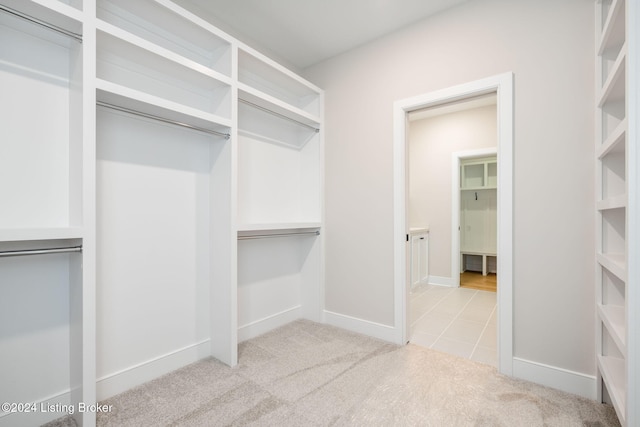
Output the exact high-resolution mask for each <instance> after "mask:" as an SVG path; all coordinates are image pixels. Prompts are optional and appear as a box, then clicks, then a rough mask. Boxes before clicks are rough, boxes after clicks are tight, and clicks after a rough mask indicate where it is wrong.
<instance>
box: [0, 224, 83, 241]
mask: <svg viewBox="0 0 640 427" xmlns="http://www.w3.org/2000/svg"><path fill="white" fill-rule="evenodd" d="M83 236H84V230H83V228H82V227H60V228H55V227H53V228H2V229H0V242H23V241H31V240H67V239H81V238H82V237H83Z"/></svg>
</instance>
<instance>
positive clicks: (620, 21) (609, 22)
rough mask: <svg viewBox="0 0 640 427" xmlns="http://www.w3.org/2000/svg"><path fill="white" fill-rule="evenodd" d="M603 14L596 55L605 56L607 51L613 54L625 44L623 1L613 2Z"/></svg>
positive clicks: (614, 0) (615, 0)
mask: <svg viewBox="0 0 640 427" xmlns="http://www.w3.org/2000/svg"><path fill="white" fill-rule="evenodd" d="M605 12H606V15H603V19H604V22H602V27H601V33H600V40H599V43H598V55H605V54H606V53H607V52H609V51H613V52H615V51H617V50H619V49H620V47H621V46H622V44H623V43H624V42H625V28H626V25H625V19H624V17H625V1H624V0H613V1H612V2H611V3H610V4H609V7H608V10H605ZM614 54H615V53H614Z"/></svg>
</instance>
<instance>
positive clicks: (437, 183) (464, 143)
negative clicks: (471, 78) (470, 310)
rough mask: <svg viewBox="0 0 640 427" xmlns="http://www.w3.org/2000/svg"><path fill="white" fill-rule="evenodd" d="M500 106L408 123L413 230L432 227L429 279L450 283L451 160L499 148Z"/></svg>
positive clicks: (410, 207)
mask: <svg viewBox="0 0 640 427" xmlns="http://www.w3.org/2000/svg"><path fill="white" fill-rule="evenodd" d="M496 120H497V118H496V106H495V105H489V106H486V107H481V108H474V109H471V110H466V111H459V112H456V113H450V114H446V115H443V116H437V117H431V118H428V119H423V120H416V121H412V122H410V123H409V225H410V227H423V226H427V225H428V226H429V274H430V275H432V276H439V277H448V278H451V243H452V242H451V155H452V153H454V152H456V151H465V150H475V149H479V148H487V147H496V146H497V132H498V129H497V126H496V124H497V122H496Z"/></svg>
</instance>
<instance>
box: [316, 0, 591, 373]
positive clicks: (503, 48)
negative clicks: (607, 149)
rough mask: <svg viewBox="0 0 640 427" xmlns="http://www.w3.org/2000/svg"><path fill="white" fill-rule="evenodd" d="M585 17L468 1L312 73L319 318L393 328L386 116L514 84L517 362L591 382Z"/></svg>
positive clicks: (575, 11) (555, 9) (577, 3)
mask: <svg viewBox="0 0 640 427" xmlns="http://www.w3.org/2000/svg"><path fill="white" fill-rule="evenodd" d="M593 9H594V7H593V4H592V2H591V1H589V0H565V1H562V2H558V1H553V0H541V1H513V0H475V1H472V2H468V3H465V4H463V5H461V6H459V7H457V8H454V9H451V10H449V11H445V12H443V13H441V14H439V15H436V16H434V17H432V18H429V19H427V20H425V21H422V22H420V23H417V24H415V25H413V26H411V27H408V28H406V29H404V30H402V31H400V32H397V33H394V34H391V35H389V36H387V37H383V38H381V39H379V40H377V41H375V42H373V43H370V44H367V45H364V46H362V47H360V48H358V49H355V50H353V51H351V52H348V53H345V54H343V55H340V56H338V57H335V58H333V59H331V60H328V61H325V62H323V63H320V64H318V65H316V66H313V67H311V68H310V69H308V70H306V71H305V76H306V77H307V78H309V79H310V80H311V81H313V82H314V83H316V84H317V85H319V86H320V87H322V88H324V89H325V90H326V104H325V105H326V116H325V117H326V134H325V135H326V152H325V156H326V170H327V172H326V183H325V184H326V235H325V237H326V240H325V241H326V276H325V278H326V302H325V303H326V309H327V310H329V311H332V312H336V313H341V314H344V315H347V316H352V317H356V318H360V319H364V320H367V321H371V322H377V323H381V324H384V325H393V319H394V317H393V314H394V313H393V307H394V301H393V170H392V166H393V160H392V159H393V153H392V145H393V134H392V128H393V112H392V108H393V102H394V101H395V100H399V99H404V98H407V97H410V96H415V95H418V94H423V93H427V92H430V91H433V90H437V89H442V88H446V87H449V86H453V85H456V84H461V83H465V82H469V81H473V80H477V79H481V78H485V77H488V76H493V75H496V74H500V73H503V72H507V71H512V72H514V75H515V146H514V151H515V154H514V155H515V164H514V191H515V195H514V203H515V207H514V236H513V238H514V284H513V289H514V355H515V356H516V357H520V358H523V359H528V360H531V361H535V362H539V363H544V364H548V365H551V366H556V367H560V368H565V369H568V370H572V371H577V372H582V373H587V374H593V373H594V372H595V364H594V357H593V354H594V309H593V307H594V294H593V292H594V291H593V289H594V277H593V267H592V266H593V258H594V255H593V254H594V232H593V221H594V217H593V213H592V212H593V197H594V194H593V191H594V190H593V181H594V180H593V174H594V170H593V160H592V159H593V157H592V156H593V102H594V94H593V81H594V75H593V69H594V63H593V50H594V46H593V39H594V34H593V22H594V21H593V20H594V16H593Z"/></svg>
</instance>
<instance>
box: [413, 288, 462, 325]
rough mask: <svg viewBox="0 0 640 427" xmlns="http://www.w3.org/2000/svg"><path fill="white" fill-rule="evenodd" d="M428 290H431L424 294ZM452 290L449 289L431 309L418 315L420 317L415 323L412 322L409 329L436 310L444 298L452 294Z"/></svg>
mask: <svg viewBox="0 0 640 427" xmlns="http://www.w3.org/2000/svg"><path fill="white" fill-rule="evenodd" d="M430 290H431V289H428V290H427V291H426V292H425V294H426V293H427V292H429V291H430ZM453 290H454V288H451V289H450V290H449V291H448V292H447V295H445V296H443V297H442V298H440V300H439V301H438V302H437V303H435V304H434V305H433V307H431V308H430V309H429V310H427V311H425V312H424V313H422V314H421V315H420V317H418V318H417V319H416V321H415V322H413V323H412V324H411V325H410V328H413V327H414V326H415V325H416V323H418V322H419V321H420V320H422V318H423V317H424V316H426V315H427V314H429V313H431V312H432V311H433V310H434V309H435V308H436V306H437V305H438V304H440V303H441V302H442V300H444V299H445V298H446V297H447V296H448V295H449V294H450V293H452V292H453ZM423 295H424V294H421V295H420V297H422V296H423Z"/></svg>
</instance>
